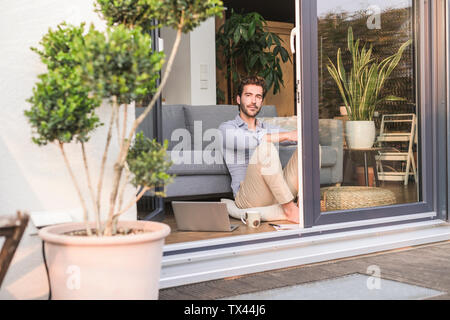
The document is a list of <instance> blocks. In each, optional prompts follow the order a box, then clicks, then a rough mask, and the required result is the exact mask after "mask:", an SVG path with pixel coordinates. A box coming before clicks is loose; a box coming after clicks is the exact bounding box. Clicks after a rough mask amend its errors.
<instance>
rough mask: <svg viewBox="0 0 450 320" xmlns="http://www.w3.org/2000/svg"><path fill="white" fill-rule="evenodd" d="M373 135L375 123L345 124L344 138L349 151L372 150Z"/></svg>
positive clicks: (352, 122) (348, 122) (349, 122)
mask: <svg viewBox="0 0 450 320" xmlns="http://www.w3.org/2000/svg"><path fill="white" fill-rule="evenodd" d="M375 135H376V132H375V122H373V121H346V122H345V138H346V140H347V146H348V147H349V148H351V149H368V148H372V147H373V143H374V142H375Z"/></svg>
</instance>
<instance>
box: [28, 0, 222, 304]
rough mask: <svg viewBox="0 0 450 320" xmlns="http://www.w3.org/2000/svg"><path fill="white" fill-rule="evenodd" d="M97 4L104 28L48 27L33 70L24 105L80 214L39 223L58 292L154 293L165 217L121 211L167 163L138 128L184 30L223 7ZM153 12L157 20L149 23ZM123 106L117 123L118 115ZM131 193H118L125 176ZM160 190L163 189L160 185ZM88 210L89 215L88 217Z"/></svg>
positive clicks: (215, 1) (164, 179) (88, 295)
mask: <svg viewBox="0 0 450 320" xmlns="http://www.w3.org/2000/svg"><path fill="white" fill-rule="evenodd" d="M97 10H98V11H99V12H100V13H101V14H102V16H103V17H104V18H105V19H106V20H107V22H108V28H107V30H106V31H105V32H100V31H98V30H96V29H95V28H94V27H93V26H90V27H89V29H87V30H86V28H85V25H84V24H81V25H80V26H71V25H67V24H65V23H62V24H60V25H59V26H58V28H57V29H56V30H49V32H48V33H47V34H46V35H45V36H44V37H43V39H42V41H41V42H40V44H41V46H42V49H41V50H38V49H33V50H34V51H36V52H37V53H38V54H39V55H40V57H41V60H42V62H43V63H44V64H45V65H46V66H47V72H46V73H44V74H42V75H40V76H39V81H38V82H37V84H36V86H35V88H34V89H33V95H32V97H31V98H30V99H29V100H28V101H29V102H30V104H31V108H30V109H29V110H27V111H25V115H26V117H27V118H28V120H29V122H30V124H31V127H32V128H33V131H34V136H33V141H34V142H35V143H36V144H38V145H47V144H49V143H52V144H53V143H54V144H56V145H57V146H58V148H59V149H60V151H61V154H62V158H63V159H64V162H65V164H66V166H67V168H68V171H69V174H70V176H71V179H72V181H73V183H74V186H75V190H76V192H77V195H78V197H79V199H80V203H81V206H82V208H83V212H84V221H83V222H82V223H69V224H63V225H56V226H52V227H47V228H44V229H42V230H40V232H39V235H40V237H41V238H42V239H43V241H44V243H45V257H46V262H47V265H48V274H49V282H50V290H51V294H52V298H55V299H156V298H157V297H158V287H159V274H160V268H161V257H162V246H163V243H164V238H165V237H166V236H167V235H168V234H169V232H170V229H169V227H168V226H167V225H165V224H162V223H156V222H147V221H119V217H120V216H121V215H122V214H123V213H124V212H126V211H127V210H128V209H129V208H130V207H131V206H133V205H135V203H136V202H137V201H138V200H139V198H140V197H142V196H143V194H144V193H145V192H147V191H151V190H153V189H154V187H155V186H159V185H163V184H164V185H165V184H167V183H170V181H171V179H172V177H171V176H170V175H168V174H167V173H166V172H167V170H168V169H169V167H170V165H171V162H170V161H168V160H167V158H166V153H165V151H166V149H167V141H166V142H165V143H164V146H161V145H160V144H159V143H157V142H156V141H154V140H150V139H148V138H145V137H144V136H143V135H142V134H137V135H136V130H137V128H138V126H139V124H140V123H142V121H143V120H144V119H145V117H146V116H147V115H148V113H149V112H150V111H151V109H152V108H153V106H154V104H155V102H156V100H157V99H158V98H159V96H160V94H161V91H162V89H163V87H164V85H165V84H166V82H167V78H168V75H169V73H170V70H171V67H172V63H173V61H174V57H175V55H176V52H177V50H178V45H179V43H180V40H181V35H182V33H183V32H189V31H191V30H192V29H194V28H195V27H196V26H198V25H199V24H200V23H201V22H202V21H204V20H206V19H207V18H208V17H211V16H214V15H216V14H220V13H221V12H222V10H223V7H222V2H221V1H219V0H205V1H200V2H199V1H194V0H186V1H175V0H132V1H130V0H116V1H107V0H98V1H97ZM155 22H157V23H155ZM161 26H169V27H173V28H175V29H176V30H177V38H176V40H175V45H174V47H173V49H172V52H171V54H170V56H169V59H168V61H167V68H166V72H165V74H164V75H163V77H162V79H161V83H160V85H159V87H157V86H156V83H157V80H158V78H159V74H160V70H161V67H162V65H163V62H164V54H163V53H162V52H153V51H152V46H151V37H150V35H149V31H150V30H151V28H157V27H161ZM149 95H151V96H152V99H151V101H150V103H149V104H148V106H147V107H146V110H145V112H144V113H143V114H142V115H141V116H140V117H139V118H137V119H136V120H135V121H134V122H133V124H132V127H131V128H127V126H126V124H127V121H126V115H127V110H128V108H130V107H132V106H133V103H142V101H145V98H146V97H148V96H149ZM102 103H103V104H108V105H110V106H111V108H112V112H111V118H110V120H109V123H108V124H107V125H108V128H107V130H108V133H107V137H106V141H105V148H104V152H103V156H102V159H101V161H100V163H101V168H100V172H99V179H98V181H97V184H96V187H97V188H96V189H94V181H93V179H92V176H91V174H90V166H89V160H90V157H89V156H88V155H87V152H86V148H85V145H86V143H87V142H88V141H89V139H90V137H91V135H92V134H93V133H94V131H95V129H96V128H98V127H99V126H100V125H103V124H102V123H101V122H100V119H99V117H98V116H97V114H96V111H97V109H98V107H99V106H100V105H101V104H102ZM119 113H123V123H119V116H118V115H119ZM113 130H114V131H116V132H117V134H116V136H117V140H118V141H117V143H118V145H119V149H120V151H119V155H118V157H117V159H116V160H115V163H114V171H113V172H114V177H113V186H112V191H111V194H110V195H109V201H108V206H105V204H103V203H102V201H101V199H102V196H101V195H102V188H103V180H104V175H105V172H106V170H105V169H106V168H105V167H106V159H107V157H108V151H109V149H110V145H111V143H113V142H112V137H113V134H112V133H113ZM68 143H79V144H80V146H81V154H82V158H83V163H84V167H85V171H86V184H87V189H88V190H89V193H90V201H91V202H92V205H91V206H90V207H91V208H93V209H91V211H92V212H90V207H89V205H88V201H87V200H86V199H84V198H83V195H82V191H81V186H80V181H79V180H80V179H79V178H80V177H76V176H75V174H74V172H73V170H72V169H71V165H70V161H69V158H68V157H67V155H66V152H65V145H66V144H68ZM130 182H131V183H132V184H133V185H134V186H135V187H137V188H138V191H139V192H138V194H137V196H135V197H133V199H130V200H129V201H128V202H126V201H124V200H125V199H124V190H125V186H126V184H127V183H130ZM158 194H159V195H162V196H163V195H164V192H160V193H158ZM90 216H94V218H93V219H90Z"/></svg>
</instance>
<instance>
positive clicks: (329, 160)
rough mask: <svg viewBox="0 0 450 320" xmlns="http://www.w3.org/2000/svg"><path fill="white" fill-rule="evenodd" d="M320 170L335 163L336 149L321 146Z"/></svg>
mask: <svg viewBox="0 0 450 320" xmlns="http://www.w3.org/2000/svg"><path fill="white" fill-rule="evenodd" d="M320 150H321V168H327V167H332V166H334V165H335V164H336V162H337V152H336V149H335V148H333V147H330V146H321V148H320Z"/></svg>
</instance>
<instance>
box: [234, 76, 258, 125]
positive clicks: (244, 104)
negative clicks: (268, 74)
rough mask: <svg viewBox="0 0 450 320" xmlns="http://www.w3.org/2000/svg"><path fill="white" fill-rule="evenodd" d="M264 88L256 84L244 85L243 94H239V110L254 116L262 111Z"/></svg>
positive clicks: (251, 116)
mask: <svg viewBox="0 0 450 320" xmlns="http://www.w3.org/2000/svg"><path fill="white" fill-rule="evenodd" d="M262 102H263V88H262V87H261V86H258V85H255V84H248V85H246V86H244V89H243V91H242V95H241V96H237V103H238V105H239V110H240V111H241V112H242V113H244V114H245V115H246V116H247V117H250V118H254V117H256V116H257V115H258V113H259V112H260V111H261V106H262Z"/></svg>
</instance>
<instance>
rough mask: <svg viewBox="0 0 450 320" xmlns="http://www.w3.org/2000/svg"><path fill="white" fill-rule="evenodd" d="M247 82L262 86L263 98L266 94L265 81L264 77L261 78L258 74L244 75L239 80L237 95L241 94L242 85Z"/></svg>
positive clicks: (247, 83)
mask: <svg viewBox="0 0 450 320" xmlns="http://www.w3.org/2000/svg"><path fill="white" fill-rule="evenodd" d="M249 84H254V85H257V86H260V87H262V88H263V98H264V97H265V96H266V81H265V80H264V78H261V77H258V76H250V77H245V78H243V79H242V80H241V83H240V84H239V87H238V92H237V94H238V96H239V97H241V96H242V92H243V91H244V87H245V86H246V85H249Z"/></svg>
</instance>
